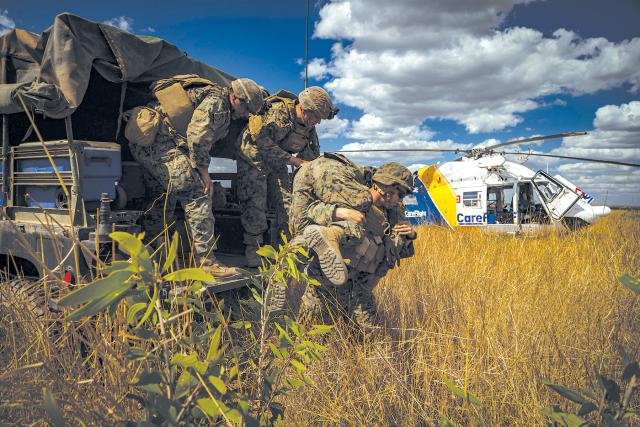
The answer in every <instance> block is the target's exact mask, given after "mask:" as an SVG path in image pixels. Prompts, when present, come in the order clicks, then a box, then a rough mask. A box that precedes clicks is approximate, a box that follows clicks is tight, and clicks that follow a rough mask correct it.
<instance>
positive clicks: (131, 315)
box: [127, 302, 148, 325]
mask: <svg viewBox="0 0 640 427" xmlns="http://www.w3.org/2000/svg"><path fill="white" fill-rule="evenodd" d="M147 305H148V304H147V303H146V302H138V303H135V304H133V305H132V306H131V307H129V309H128V310H127V323H128V324H130V325H133V324H134V323H136V315H137V314H138V312H139V311H141V310H144V309H145V308H147Z"/></svg>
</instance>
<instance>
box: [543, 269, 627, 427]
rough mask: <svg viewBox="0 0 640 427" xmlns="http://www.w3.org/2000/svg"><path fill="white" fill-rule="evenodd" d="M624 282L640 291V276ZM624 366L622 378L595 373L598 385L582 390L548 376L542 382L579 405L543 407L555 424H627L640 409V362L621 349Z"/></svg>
mask: <svg viewBox="0 0 640 427" xmlns="http://www.w3.org/2000/svg"><path fill="white" fill-rule="evenodd" d="M619 280H620V282H621V283H622V285H623V286H624V287H626V288H628V289H630V290H631V291H633V292H635V293H640V285H639V283H640V276H636V277H632V276H629V275H624V276H622V277H621V278H620V279H619ZM620 353H621V356H622V360H623V362H624V368H623V371H622V375H621V381H620V382H616V381H615V380H614V379H611V378H607V377H606V376H604V375H601V374H600V373H596V375H595V378H596V381H595V383H596V384H595V387H591V388H588V389H583V390H573V389H571V388H568V387H565V386H563V385H559V384H553V383H551V382H549V381H547V380H543V381H542V383H543V384H544V385H545V386H547V387H548V388H550V389H551V390H553V391H554V392H556V393H558V394H559V395H560V396H562V397H564V398H565V399H567V400H569V401H571V402H573V403H575V404H577V405H579V406H580V409H579V410H578V411H577V413H575V414H574V413H570V412H565V411H563V410H562V409H561V408H560V407H559V406H557V405H554V406H549V407H546V408H543V409H542V413H544V414H545V415H546V416H547V417H548V418H550V419H551V421H552V423H553V425H561V426H569V427H578V426H592V425H598V426H605V425H606V426H609V427H619V426H624V425H626V422H627V421H628V420H630V419H631V418H632V417H638V416H639V415H640V411H639V410H638V408H634V407H633V406H632V399H633V396H634V394H635V393H636V392H637V391H638V390H639V389H640V366H639V364H638V362H637V361H635V360H631V359H630V357H629V356H628V355H627V353H626V352H625V351H624V350H623V349H621V351H620Z"/></svg>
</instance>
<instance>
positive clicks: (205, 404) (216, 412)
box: [198, 399, 227, 417]
mask: <svg viewBox="0 0 640 427" xmlns="http://www.w3.org/2000/svg"><path fill="white" fill-rule="evenodd" d="M198 407H199V408H200V409H201V410H202V412H204V413H205V414H207V415H209V416H210V417H217V416H220V415H222V413H223V412H226V411H227V406H226V405H225V404H224V403H222V402H220V401H219V400H215V399H198Z"/></svg>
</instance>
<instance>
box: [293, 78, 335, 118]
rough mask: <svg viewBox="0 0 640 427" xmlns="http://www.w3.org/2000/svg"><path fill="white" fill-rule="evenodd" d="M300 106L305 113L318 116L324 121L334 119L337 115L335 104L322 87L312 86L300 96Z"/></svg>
mask: <svg viewBox="0 0 640 427" xmlns="http://www.w3.org/2000/svg"><path fill="white" fill-rule="evenodd" d="M298 99H299V100H300V106H301V107H302V109H303V110H304V111H311V112H313V113H315V114H317V115H318V116H319V117H320V118H321V119H322V120H326V119H332V118H333V116H334V115H335V112H334V108H333V102H331V97H330V96H329V94H328V93H327V91H326V90H324V89H322V88H321V87H320V86H311V87H308V88H306V89H305V90H303V91H302V92H300V94H299V95H298Z"/></svg>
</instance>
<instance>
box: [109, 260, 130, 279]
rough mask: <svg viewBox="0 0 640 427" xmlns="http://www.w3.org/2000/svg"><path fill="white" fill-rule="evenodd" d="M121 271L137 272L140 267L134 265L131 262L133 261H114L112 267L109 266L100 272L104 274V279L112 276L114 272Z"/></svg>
mask: <svg viewBox="0 0 640 427" xmlns="http://www.w3.org/2000/svg"><path fill="white" fill-rule="evenodd" d="M121 270H128V271H133V272H137V271H138V265H137V264H135V263H133V262H131V260H126V261H113V262H112V263H111V265H108V266H106V267H104V268H103V269H102V270H100V273H101V274H102V276H103V277H107V276H108V275H110V274H111V273H113V272H114V271H121Z"/></svg>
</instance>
